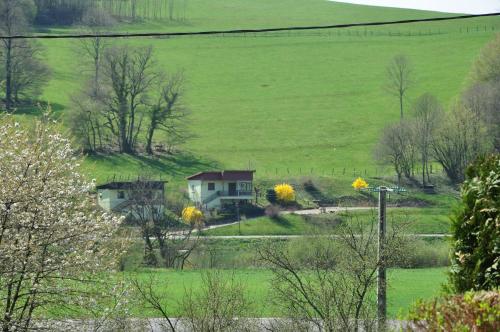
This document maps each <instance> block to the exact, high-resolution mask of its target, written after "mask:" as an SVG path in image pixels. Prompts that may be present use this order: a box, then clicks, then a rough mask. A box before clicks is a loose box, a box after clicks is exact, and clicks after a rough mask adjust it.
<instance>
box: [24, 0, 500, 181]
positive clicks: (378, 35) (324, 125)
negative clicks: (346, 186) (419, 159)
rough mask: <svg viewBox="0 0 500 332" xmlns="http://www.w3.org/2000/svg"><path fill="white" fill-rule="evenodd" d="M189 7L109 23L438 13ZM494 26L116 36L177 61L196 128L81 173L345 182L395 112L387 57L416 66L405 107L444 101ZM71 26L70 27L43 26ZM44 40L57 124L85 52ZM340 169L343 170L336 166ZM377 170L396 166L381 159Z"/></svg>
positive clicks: (90, 163) (130, 26)
mask: <svg viewBox="0 0 500 332" xmlns="http://www.w3.org/2000/svg"><path fill="white" fill-rule="evenodd" d="M187 13H188V14H187V20H186V21H173V22H172V21H154V20H150V21H143V22H135V23H120V24H119V25H117V26H115V27H113V28H112V29H113V30H115V31H121V32H134V31H141V32H144V31H153V30H154V31H197V30H203V29H230V28H240V27H241V28H256V27H262V26H266V27H267V26H287V25H309V24H311V25H321V24H333V23H346V22H362V21H370V20H394V19H402V18H420V17H429V16H442V15H445V14H442V13H431V12H422V11H415V10H405V9H387V8H386V9H380V8H376V7H369V6H357V5H349V4H340V3H334V2H328V1H320V0H313V1H301V0H280V1H272V2H269V1H263V0H258V1H252V2H247V1H240V0H234V1H230V2H227V1H201V0H196V1H190V2H189V7H188V9H187ZM499 28H500V22H499V20H498V19H496V18H483V19H473V20H468V21H450V22H436V23H420V24H410V25H404V26H387V27H378V28H377V27H374V28H370V29H368V30H366V29H348V30H338V31H335V30H334V31H309V32H303V33H280V34H276V33H275V34H268V35H263V36H260V37H256V36H253V35H251V34H247V35H237V36H217V37H184V38H151V39H147V38H143V39H136V38H130V39H122V40H117V41H114V43H116V44H127V45H129V46H134V47H144V46H147V45H152V46H153V47H154V53H155V56H156V62H157V68H158V70H165V71H176V70H181V69H182V70H184V72H185V76H186V79H187V82H188V83H187V86H186V104H187V106H188V107H189V109H190V110H191V117H190V119H189V127H190V129H191V132H192V134H193V135H194V137H193V138H192V139H190V140H189V141H187V142H186V144H184V145H183V146H182V151H183V152H182V153H179V154H177V155H174V156H167V157H159V158H149V157H141V156H124V155H111V156H101V155H99V156H88V157H86V159H85V162H84V171H85V172H86V173H88V174H89V176H90V177H92V178H96V179H97V180H98V182H103V181H105V180H106V179H107V178H109V177H111V176H113V175H117V176H122V177H124V178H126V177H128V176H132V177H134V176H136V175H137V173H138V172H149V173H152V174H155V175H162V176H163V177H164V178H168V179H170V180H171V181H172V182H173V183H175V185H176V186H177V185H180V184H183V178H184V177H185V176H186V175H189V174H191V173H193V172H195V171H198V170H206V169H210V168H226V169H228V168H229V169H239V168H243V169H246V168H251V169H256V170H257V173H256V176H257V177H258V178H262V179H266V178H270V177H272V176H275V175H276V174H279V176H281V177H282V178H284V177H287V176H289V174H297V175H298V174H299V173H306V172H309V170H311V173H314V174H320V175H321V174H326V175H329V176H330V177H333V178H349V179H350V178H352V170H353V169H354V170H355V169H369V170H371V171H373V170H374V168H376V167H378V165H376V164H375V162H374V160H373V153H372V150H373V147H374V144H375V143H376V141H377V138H378V137H379V135H380V132H381V130H382V128H383V127H384V126H385V125H387V124H388V123H390V122H393V121H397V120H398V103H397V100H396V99H395V98H394V97H393V96H391V95H389V94H388V93H387V92H386V91H385V90H384V84H385V79H386V78H385V68H386V65H387V63H388V62H389V60H390V59H391V58H392V57H393V56H394V55H396V54H405V55H406V56H407V57H408V58H409V59H410V61H411V62H412V64H413V66H414V77H415V82H414V85H413V87H412V88H411V90H410V92H409V98H408V100H407V101H406V104H407V106H408V105H409V104H410V103H411V101H412V100H413V99H414V98H416V97H417V96H418V95H419V94H421V93H424V92H428V91H429V92H432V93H433V94H435V95H436V96H437V97H438V99H439V100H440V102H442V103H443V104H444V105H449V104H451V103H452V102H453V99H454V98H456V97H457V96H458V94H459V93H460V91H461V90H463V89H464V88H465V87H466V86H467V80H468V74H469V72H470V70H471V66H472V63H473V61H474V58H475V57H476V56H477V54H478V52H479V50H480V49H481V47H482V46H483V45H484V44H485V43H486V42H487V41H488V40H489V39H490V38H492V36H493V35H494V33H495V31H496V30H498V29H499ZM467 30H469V32H468V33H467V32H466V31H467ZM75 31H77V28H76V27H71V28H55V29H49V30H48V32H49V33H68V32H75ZM41 44H42V45H43V46H44V47H45V52H44V56H45V58H46V61H47V62H48V63H49V65H50V67H51V69H52V79H51V81H50V83H49V84H48V86H47V87H46V88H45V90H44V94H43V99H44V100H46V101H48V102H50V103H51V104H52V106H53V109H54V113H55V114H56V115H57V116H61V117H62V119H63V121H64V119H65V117H66V115H67V112H68V111H69V109H70V108H71V102H70V100H71V96H72V95H73V94H75V93H76V92H77V91H78V90H79V89H80V88H81V87H82V85H83V84H84V82H85V77H86V75H87V74H88V73H87V72H86V70H85V64H86V61H85V59H83V58H81V56H78V55H77V53H76V51H75V49H76V48H77V47H78V42H76V41H69V40H48V41H43V42H41ZM407 109H408V108H407ZM407 112H409V111H407ZM20 113H22V112H20ZM27 113H28V114H27V116H31V115H32V114H33V112H27ZM407 114H408V113H407ZM342 169H347V170H348V171H347V172H345V171H344V172H343V173H341V172H340V170H342ZM335 170H336V172H335ZM380 172H385V173H386V174H392V173H391V172H390V171H389V170H388V169H387V168H385V170H384V171H380ZM379 175H380V174H379Z"/></svg>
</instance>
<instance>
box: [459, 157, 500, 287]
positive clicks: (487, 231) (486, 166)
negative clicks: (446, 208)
mask: <svg viewBox="0 0 500 332" xmlns="http://www.w3.org/2000/svg"><path fill="white" fill-rule="evenodd" d="M461 196H462V208H461V210H459V211H458V212H457V213H456V216H455V218H454V220H453V224H452V233H453V255H452V257H451V265H452V268H451V273H450V282H451V284H452V287H453V288H454V290H455V291H456V292H465V291H468V290H481V289H484V290H488V289H497V288H498V287H499V286H500V250H499V248H500V227H499V225H500V155H499V154H496V155H492V156H490V157H487V158H483V159H480V160H478V161H477V162H476V163H475V164H473V165H472V166H471V167H469V169H468V170H467V173H466V180H465V182H464V184H463V186H462V190H461Z"/></svg>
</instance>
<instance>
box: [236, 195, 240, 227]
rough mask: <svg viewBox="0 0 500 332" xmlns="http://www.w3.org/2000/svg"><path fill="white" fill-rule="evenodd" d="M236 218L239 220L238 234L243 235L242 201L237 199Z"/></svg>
mask: <svg viewBox="0 0 500 332" xmlns="http://www.w3.org/2000/svg"><path fill="white" fill-rule="evenodd" d="M236 219H237V220H238V234H239V235H241V218H240V201H236Z"/></svg>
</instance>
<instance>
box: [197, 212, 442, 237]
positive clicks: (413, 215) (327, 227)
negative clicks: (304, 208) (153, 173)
mask: <svg viewBox="0 0 500 332" xmlns="http://www.w3.org/2000/svg"><path fill="white" fill-rule="evenodd" d="M446 214H447V211H446V210H443V209H440V208H425V209H422V208H394V209H388V212H387V220H388V223H389V225H395V226H397V225H399V226H403V227H404V230H405V232H407V233H411V234H447V233H448V232H449V228H450V224H449V217H448V216H447V215H446ZM376 218H377V211H376V210H375V209H373V210H368V211H349V212H348V213H346V212H338V213H334V214H333V213H329V214H322V215H317V216H300V215H294V214H284V215H280V216H279V217H277V218H270V217H260V218H256V219H249V220H243V221H241V224H240V225H238V224H235V225H230V226H225V227H220V228H215V229H211V230H208V231H205V232H204V233H203V234H204V235H211V236H221V235H222V236H230V235H232V236H234V235H302V234H316V233H318V232H320V233H324V232H326V233H335V231H336V228H337V226H338V225H339V224H341V223H343V222H360V223H361V224H366V226H367V227H369V225H370V224H371V223H372V222H373V221H375V220H376Z"/></svg>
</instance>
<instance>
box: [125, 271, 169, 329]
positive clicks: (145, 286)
mask: <svg viewBox="0 0 500 332" xmlns="http://www.w3.org/2000/svg"><path fill="white" fill-rule="evenodd" d="M132 285H133V286H134V289H135V291H136V293H137V295H138V298H139V299H141V300H142V302H143V305H144V307H146V308H149V309H153V310H154V311H155V312H156V313H158V314H160V316H161V318H163V319H164V320H165V321H166V324H165V323H163V322H162V323H161V327H162V329H163V330H165V331H170V332H175V331H176V329H177V322H176V321H174V320H173V319H171V315H172V312H171V311H170V310H171V309H170V307H169V306H168V305H167V304H166V302H167V301H166V298H165V297H166V296H165V292H162V293H161V294H160V293H159V292H158V291H157V290H156V289H157V288H158V287H160V286H161V289H162V290H166V289H168V282H167V281H166V280H165V279H163V280H159V279H157V278H155V276H154V274H153V273H150V274H149V275H148V277H147V279H144V278H143V279H134V280H132Z"/></svg>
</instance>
